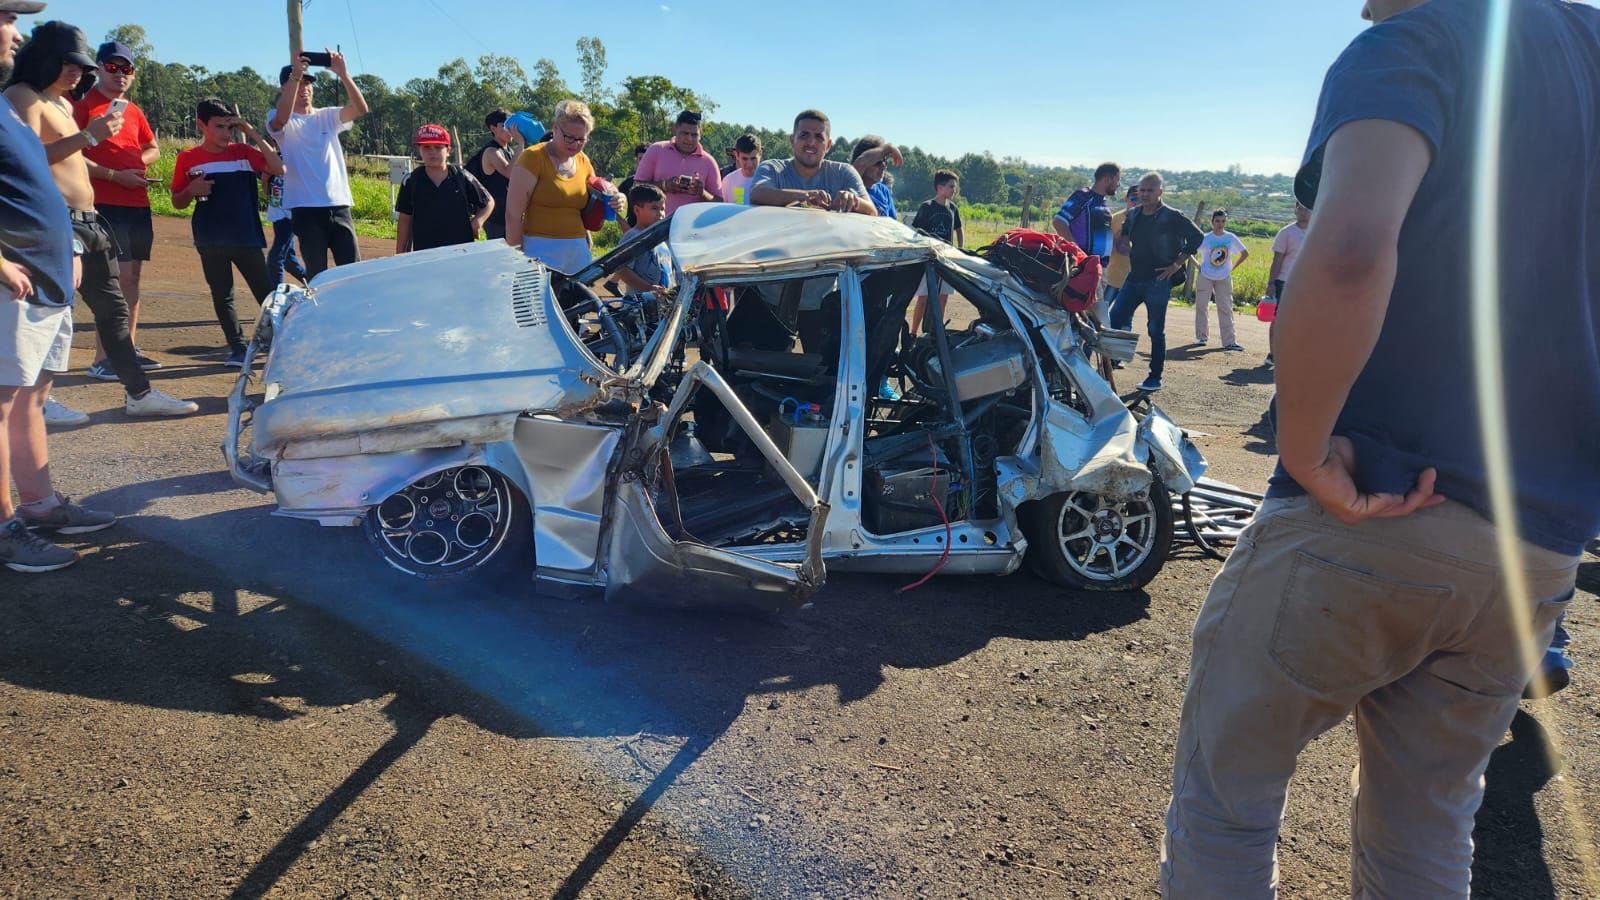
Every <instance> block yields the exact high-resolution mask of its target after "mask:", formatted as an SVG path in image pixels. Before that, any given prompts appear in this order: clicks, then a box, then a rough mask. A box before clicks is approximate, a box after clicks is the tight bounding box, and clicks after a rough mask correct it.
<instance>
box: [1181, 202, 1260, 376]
mask: <svg viewBox="0 0 1600 900" xmlns="http://www.w3.org/2000/svg"><path fill="white" fill-rule="evenodd" d="M1249 258H1250V251H1249V250H1248V249H1246V248H1245V245H1244V241H1241V240H1239V236H1238V235H1236V234H1234V233H1233V232H1231V231H1229V230H1228V211H1227V210H1225V209H1219V210H1217V211H1216V212H1214V213H1212V214H1211V230H1210V231H1209V232H1207V233H1206V236H1205V237H1203V238H1201V239H1200V254H1199V259H1200V271H1199V273H1198V274H1197V275H1196V276H1195V279H1194V342H1195V343H1196V344H1199V345H1201V346H1205V344H1206V341H1207V340H1209V339H1210V334H1209V328H1208V327H1207V323H1206V307H1208V306H1210V305H1211V300H1212V298H1213V297H1215V298H1216V301H1217V325H1218V326H1219V327H1220V328H1221V329H1222V349H1224V350H1234V351H1239V350H1243V349H1244V348H1243V347H1241V346H1239V339H1238V338H1237V337H1236V336H1235V335H1234V331H1233V270H1234V269H1237V268H1238V267H1240V266H1242V265H1244V261H1245V260H1247V259H1249Z"/></svg>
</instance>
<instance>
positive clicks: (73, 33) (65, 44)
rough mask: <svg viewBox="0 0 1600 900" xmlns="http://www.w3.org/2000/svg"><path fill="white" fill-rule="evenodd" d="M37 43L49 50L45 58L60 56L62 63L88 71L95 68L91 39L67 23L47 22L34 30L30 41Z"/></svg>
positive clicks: (79, 29) (81, 30)
mask: <svg viewBox="0 0 1600 900" xmlns="http://www.w3.org/2000/svg"><path fill="white" fill-rule="evenodd" d="M30 40H31V41H32V42H37V43H38V45H39V46H40V48H41V49H44V48H48V50H49V51H52V52H51V53H47V54H46V55H45V57H44V58H46V59H48V58H50V56H51V55H55V56H58V57H59V58H60V59H61V61H62V62H69V63H72V64H74V65H79V66H83V67H84V68H86V69H92V68H94V65H95V63H94V57H93V56H91V55H90V54H89V39H88V38H86V37H84V36H83V29H81V28H78V27H77V26H75V25H68V24H67V23H65V22H54V21H51V22H45V23H43V24H40V25H37V26H35V27H34V29H33V36H32V38H31V39H30Z"/></svg>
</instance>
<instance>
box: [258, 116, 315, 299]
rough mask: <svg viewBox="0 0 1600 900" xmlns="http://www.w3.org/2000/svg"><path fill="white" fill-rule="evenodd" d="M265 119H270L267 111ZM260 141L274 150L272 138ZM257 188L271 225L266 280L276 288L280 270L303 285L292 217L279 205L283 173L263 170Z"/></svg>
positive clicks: (301, 268)
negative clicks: (262, 194)
mask: <svg viewBox="0 0 1600 900" xmlns="http://www.w3.org/2000/svg"><path fill="white" fill-rule="evenodd" d="M267 118H268V119H271V118H272V112H271V111H270V110H269V111H268V112H267ZM261 140H262V141H264V142H265V143H267V144H270V145H271V146H272V148H273V149H274V150H276V149H277V144H275V143H273V141H272V138H270V137H268V136H266V135H262V136H261ZM280 156H281V154H280ZM261 190H262V191H263V192H264V193H265V194H266V195H267V224H269V225H271V226H272V246H270V247H268V248H267V280H268V281H270V282H272V284H273V286H274V287H276V286H277V285H280V284H283V273H285V272H288V273H289V274H290V275H293V276H294V277H295V278H297V279H299V281H300V283H301V284H305V283H306V280H307V277H306V269H305V266H302V265H300V257H298V256H296V255H295V252H294V219H293V218H292V217H291V216H290V215H289V211H288V210H287V209H284V208H283V176H282V175H273V174H271V173H267V172H263V173H262V174H261Z"/></svg>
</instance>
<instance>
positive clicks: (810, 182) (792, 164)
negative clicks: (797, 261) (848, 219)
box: [750, 109, 878, 216]
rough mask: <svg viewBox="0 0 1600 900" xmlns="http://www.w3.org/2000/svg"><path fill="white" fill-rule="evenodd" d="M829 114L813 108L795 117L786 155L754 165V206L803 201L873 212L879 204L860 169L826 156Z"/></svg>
mask: <svg viewBox="0 0 1600 900" xmlns="http://www.w3.org/2000/svg"><path fill="white" fill-rule="evenodd" d="M830 127H831V125H830V124H829V122H828V117H827V116H825V115H823V114H822V112H820V111H819V110H815V109H807V110H803V111H802V112H801V113H800V114H799V115H797V116H795V117H794V131H793V133H792V134H790V135H789V148H790V150H791V151H792V152H793V153H794V156H793V157H792V158H790V159H769V160H767V161H766V162H764V163H762V164H761V165H759V166H757V167H756V175H755V180H754V181H752V182H750V204H751V205H752V206H789V205H791V204H795V203H801V204H804V205H806V206H807V207H810V208H812V209H824V210H831V211H833V212H844V213H857V214H859V215H863V216H876V215H877V214H878V209H877V207H875V206H873V205H872V198H871V197H870V196H868V195H867V186H866V185H865V184H863V183H862V182H861V175H860V173H858V172H857V171H856V170H855V169H853V168H851V167H850V166H849V164H847V163H842V162H838V161H837V160H832V159H827V158H826V156H827V154H828V150H829V148H831V147H832V146H833V138H832V137H830V136H829V134H828V129H829V128H830Z"/></svg>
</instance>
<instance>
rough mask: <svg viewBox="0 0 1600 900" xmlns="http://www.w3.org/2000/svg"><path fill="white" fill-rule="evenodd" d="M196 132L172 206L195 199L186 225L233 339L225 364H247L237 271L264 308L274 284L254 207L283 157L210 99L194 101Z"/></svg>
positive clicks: (227, 336)
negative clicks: (239, 135) (238, 137)
mask: <svg viewBox="0 0 1600 900" xmlns="http://www.w3.org/2000/svg"><path fill="white" fill-rule="evenodd" d="M194 124H195V129H196V130H197V131H199V132H200V134H201V135H202V138H201V142H200V145H199V146H197V147H190V148H189V149H187V150H184V151H183V152H181V153H179V154H178V159H177V161H176V162H175V163H173V166H172V205H173V206H174V207H176V208H178V209H188V208H189V205H190V204H191V203H192V204H196V206H195V210H194V217H193V218H191V219H190V220H189V226H190V229H191V230H192V232H193V234H194V249H195V250H196V251H198V252H199V254H200V271H201V272H202V273H204V274H205V278H206V286H207V287H209V288H210V289H211V306H212V308H213V309H215V310H216V313H217V324H218V325H220V326H221V327H222V337H223V339H224V340H226V341H227V342H228V356H227V358H226V359H224V360H223V361H222V364H223V365H224V366H230V367H232V368H236V369H237V368H241V367H243V366H244V355H245V340H244V331H243V329H241V328H240V327H239V313H238V311H237V309H236V308H235V307H234V304H233V270H234V269H236V268H237V269H238V270H239V274H240V275H242V276H244V283H245V286H246V288H248V289H249V291H250V295H251V296H252V297H255V299H256V303H257V304H258V305H259V304H260V303H262V302H263V301H265V300H266V299H267V295H268V294H270V293H272V289H273V288H275V287H277V284H276V283H275V282H273V281H272V279H271V277H270V275H269V274H268V271H267V258H266V256H265V255H264V254H263V252H262V251H263V248H265V247H266V246H267V240H266V237H265V236H264V235H263V234H262V233H261V215H260V213H258V212H256V204H257V201H258V199H259V198H260V196H261V188H260V184H259V181H260V178H261V176H262V175H263V174H266V175H282V174H283V159H282V158H280V157H279V156H278V153H277V151H275V150H273V149H272V145H270V144H268V143H267V142H266V141H264V140H262V139H261V135H259V134H257V133H256V130H255V129H254V128H253V127H251V125H250V123H249V122H248V121H247V120H245V119H242V118H240V117H238V116H235V115H234V114H233V112H232V111H231V110H229V109H228V108H227V107H226V106H224V105H223V104H222V101H221V100H218V99H216V98H214V97H207V98H206V99H204V100H201V101H200V102H199V104H197V105H196V106H195V112H194ZM235 130H238V131H241V132H243V133H244V138H245V141H247V143H243V144H240V143H235V142H234V140H233V133H234V131H235Z"/></svg>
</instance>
